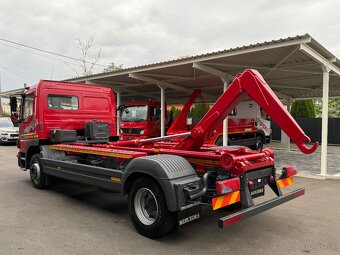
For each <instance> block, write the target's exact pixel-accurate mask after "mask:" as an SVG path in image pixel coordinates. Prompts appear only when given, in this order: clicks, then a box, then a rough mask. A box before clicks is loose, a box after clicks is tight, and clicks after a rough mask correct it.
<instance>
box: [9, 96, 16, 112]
mask: <svg viewBox="0 0 340 255" xmlns="http://www.w3.org/2000/svg"><path fill="white" fill-rule="evenodd" d="M10 106H11V112H17V109H18V100H17V98H16V97H14V96H11V97H10Z"/></svg>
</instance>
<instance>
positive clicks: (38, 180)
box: [30, 154, 48, 189]
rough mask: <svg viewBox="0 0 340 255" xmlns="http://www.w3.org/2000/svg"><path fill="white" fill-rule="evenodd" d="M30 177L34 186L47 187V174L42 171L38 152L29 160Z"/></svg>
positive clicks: (38, 187)
mask: <svg viewBox="0 0 340 255" xmlns="http://www.w3.org/2000/svg"><path fill="white" fill-rule="evenodd" d="M30 178H31V182H32V185H33V187H34V188H37V189H44V188H46V187H47V183H48V180H47V176H46V174H44V172H43V168H42V164H41V157H40V155H39V154H35V155H33V156H32V159H31V162H30Z"/></svg>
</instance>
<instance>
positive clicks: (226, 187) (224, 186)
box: [216, 178, 240, 195]
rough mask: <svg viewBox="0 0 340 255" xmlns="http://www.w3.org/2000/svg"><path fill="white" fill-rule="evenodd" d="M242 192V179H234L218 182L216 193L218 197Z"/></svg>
mask: <svg viewBox="0 0 340 255" xmlns="http://www.w3.org/2000/svg"><path fill="white" fill-rule="evenodd" d="M237 190H240V179H239V178H232V179H228V180H223V181H217V182H216V193H217V194H218V195H223V194H227V193H230V192H233V191H237Z"/></svg>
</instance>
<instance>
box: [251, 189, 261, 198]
mask: <svg viewBox="0 0 340 255" xmlns="http://www.w3.org/2000/svg"><path fill="white" fill-rule="evenodd" d="M250 195H251V196H252V197H253V198H255V197H259V196H263V195H264V187H261V188H257V189H254V190H252V191H250Z"/></svg>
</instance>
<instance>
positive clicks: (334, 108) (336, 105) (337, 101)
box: [314, 98, 340, 118]
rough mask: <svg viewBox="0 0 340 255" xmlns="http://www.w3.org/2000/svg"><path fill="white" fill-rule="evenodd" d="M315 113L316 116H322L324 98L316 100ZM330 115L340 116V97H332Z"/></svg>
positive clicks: (329, 107)
mask: <svg viewBox="0 0 340 255" xmlns="http://www.w3.org/2000/svg"><path fill="white" fill-rule="evenodd" d="M314 102H315V113H316V117H318V118H321V116H322V100H321V99H318V100H315V101H314ZM328 117H331V118H336V117H340V98H331V99H329V103H328Z"/></svg>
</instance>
